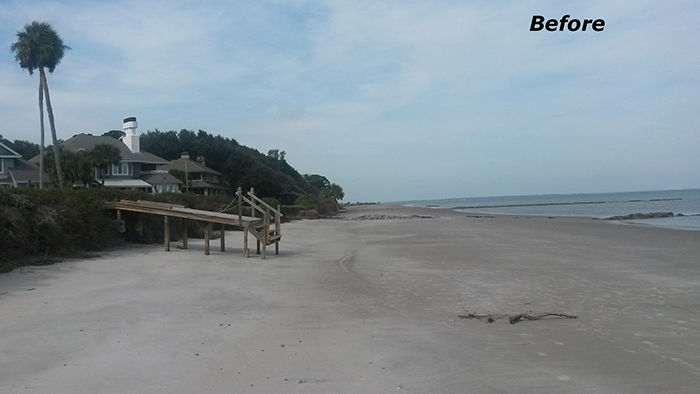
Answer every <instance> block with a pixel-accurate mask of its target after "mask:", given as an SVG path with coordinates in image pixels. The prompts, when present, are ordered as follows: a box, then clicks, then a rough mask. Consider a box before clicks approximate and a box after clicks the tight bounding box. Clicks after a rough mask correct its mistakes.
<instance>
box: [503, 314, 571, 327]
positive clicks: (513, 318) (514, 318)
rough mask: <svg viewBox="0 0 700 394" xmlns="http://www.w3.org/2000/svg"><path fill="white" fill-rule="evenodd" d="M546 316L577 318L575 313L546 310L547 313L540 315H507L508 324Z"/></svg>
mask: <svg viewBox="0 0 700 394" xmlns="http://www.w3.org/2000/svg"><path fill="white" fill-rule="evenodd" d="M547 316H557V317H565V318H567V319H577V318H578V316H576V315H566V314H564V313H551V312H547V313H543V314H541V315H535V316H532V315H528V314H527V313H521V314H519V315H515V316H511V317H509V318H508V320H509V321H510V324H515V323H517V322H519V321H522V320H540V319H542V318H544V317H547Z"/></svg>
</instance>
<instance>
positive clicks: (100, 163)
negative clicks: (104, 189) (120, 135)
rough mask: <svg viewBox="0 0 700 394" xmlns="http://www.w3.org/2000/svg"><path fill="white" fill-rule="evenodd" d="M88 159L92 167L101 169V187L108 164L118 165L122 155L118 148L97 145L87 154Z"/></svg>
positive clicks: (108, 145)
mask: <svg viewBox="0 0 700 394" xmlns="http://www.w3.org/2000/svg"><path fill="white" fill-rule="evenodd" d="M88 157H89V158H90V162H91V163H92V165H93V166H95V167H98V168H101V169H102V186H104V185H105V176H106V175H107V168H108V166H109V165H110V164H119V162H120V161H121V160H122V154H121V152H119V148H117V147H116V146H114V145H110V144H97V145H95V147H94V148H92V149H90V151H89V152H88Z"/></svg>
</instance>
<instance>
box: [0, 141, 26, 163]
mask: <svg viewBox="0 0 700 394" xmlns="http://www.w3.org/2000/svg"><path fill="white" fill-rule="evenodd" d="M20 157H22V155H20V154H19V153H17V152H15V151H13V150H12V149H10V147H9V146H7V145H5V144H3V143H2V142H0V158H3V159H19V158H20Z"/></svg>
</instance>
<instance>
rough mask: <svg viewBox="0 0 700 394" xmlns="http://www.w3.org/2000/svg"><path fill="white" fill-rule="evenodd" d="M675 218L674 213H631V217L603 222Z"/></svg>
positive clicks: (614, 218)
mask: <svg viewBox="0 0 700 394" xmlns="http://www.w3.org/2000/svg"><path fill="white" fill-rule="evenodd" d="M673 216H675V215H674V214H673V212H652V213H631V214H629V215H622V216H611V217H609V218H605V219H603V220H637V219H660V218H670V217H673Z"/></svg>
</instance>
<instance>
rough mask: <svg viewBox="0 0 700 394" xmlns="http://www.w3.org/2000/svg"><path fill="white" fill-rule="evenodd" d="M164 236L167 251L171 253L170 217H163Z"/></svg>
mask: <svg viewBox="0 0 700 394" xmlns="http://www.w3.org/2000/svg"><path fill="white" fill-rule="evenodd" d="M163 234H164V236H165V237H164V238H165V239H164V240H163V244H164V245H165V251H166V252H170V226H169V223H168V216H167V215H165V216H163Z"/></svg>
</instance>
